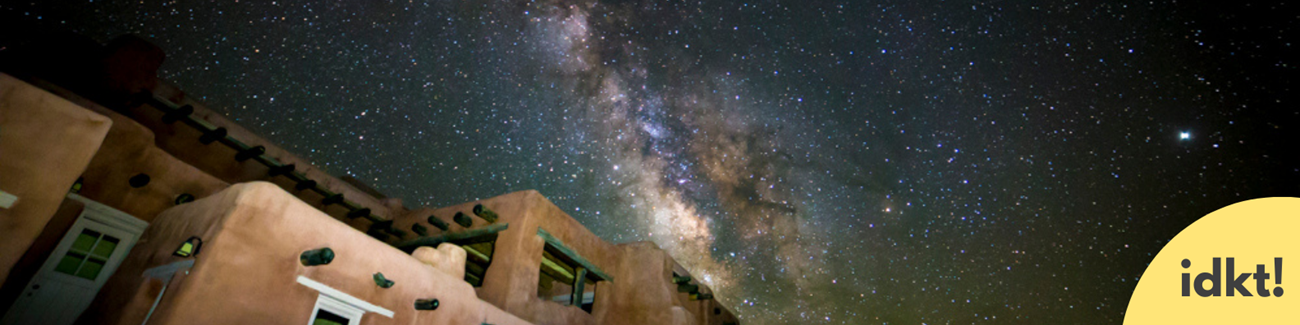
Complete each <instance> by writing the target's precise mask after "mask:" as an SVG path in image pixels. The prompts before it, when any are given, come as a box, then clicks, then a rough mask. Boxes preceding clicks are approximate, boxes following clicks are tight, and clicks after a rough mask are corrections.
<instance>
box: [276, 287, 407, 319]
mask: <svg viewBox="0 0 1300 325" xmlns="http://www.w3.org/2000/svg"><path fill="white" fill-rule="evenodd" d="M298 283H299V284H302V285H304V286H307V287H308V288H312V289H316V291H319V292H320V296H319V297H317V298H316V306H315V307H313V308H312V311H311V317H310V318H307V325H312V323H314V322H315V321H316V315H317V314H318V313H320V311H321V310H325V311H329V312H331V313H334V314H335V315H339V316H343V317H346V318H347V319H348V325H359V324H361V317H362V316H365V314H366V312H372V313H376V314H380V315H384V316H385V317H388V318H393V311H391V310H388V309H385V308H383V307H379V306H375V305H374V304H371V303H369V302H366V301H365V300H361V299H358V298H357V297H353V296H352V295H349V294H346V293H343V292H342V291H339V290H338V289H334V288H330V287H329V286H327V285H325V284H324V283H320V282H316V280H312V279H310V278H307V277H305V276H301V275H299V276H298Z"/></svg>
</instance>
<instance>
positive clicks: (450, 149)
mask: <svg viewBox="0 0 1300 325" xmlns="http://www.w3.org/2000/svg"><path fill="white" fill-rule="evenodd" d="M145 2H146V3H140V2H136V3H114V2H111V1H110V2H107V3H106V2H104V1H94V2H87V3H80V4H71V3H63V2H59V3H45V2H41V3H25V4H3V5H0V19H3V20H6V21H9V22H13V23H15V24H27V25H36V26H41V27H42V28H48V29H55V28H61V29H68V30H71V31H75V32H79V33H82V34H84V35H87V36H90V37H94V38H97V39H99V40H101V41H106V40H108V39H111V38H112V37H114V36H116V35H120V34H123V33H136V34H140V35H144V36H145V37H147V38H149V39H150V40H152V41H153V42H155V43H157V44H158V45H159V46H161V47H162V48H163V49H164V50H165V51H166V52H167V53H168V59H167V60H168V61H167V62H166V63H165V65H164V67H163V70H164V71H162V74H163V77H164V78H166V79H167V80H170V81H171V82H174V83H176V84H177V85H179V86H180V87H181V88H183V89H184V90H186V91H187V94H189V95H190V96H196V97H199V98H202V99H203V100H204V101H206V102H207V103H209V104H210V106H212V107H213V108H214V109H216V110H218V111H220V112H223V113H225V114H227V115H228V116H230V117H232V118H233V119H235V120H237V121H238V122H239V123H241V124H243V125H245V126H247V127H249V128H251V129H253V130H255V131H256V132H258V133H260V134H262V135H264V136H266V137H267V138H270V139H271V140H273V141H278V142H279V143H281V144H282V145H283V146H284V147H286V148H289V149H290V150H292V151H294V152H296V153H299V154H301V155H303V156H306V157H309V158H310V159H311V160H313V161H315V162H317V163H318V164H319V165H322V167H324V168H325V169H326V170H328V171H330V172H332V173H334V174H336V175H352V176H355V177H357V178H359V179H362V180H364V181H366V182H368V183H369V184H371V185H373V186H374V187H376V188H378V189H380V190H381V191H383V192H385V193H386V194H388V195H389V196H392V197H398V198H402V199H404V200H405V201H406V202H407V203H408V205H412V206H414V205H429V206H445V205H450V204H456V203H460V202H464V201H469V200H475V199H480V198H486V197H491V196H495V195H499V194H503V193H508V192H512V191H519V190H525V189H537V190H539V191H541V192H542V193H543V194H544V195H546V196H547V197H549V198H550V199H552V201H554V202H555V203H556V204H557V205H558V206H560V207H561V208H562V209H564V210H565V211H566V212H568V213H569V214H571V215H572V216H573V217H574V218H576V219H578V220H579V221H581V222H582V223H583V224H584V225H586V226H587V227H588V228H590V229H591V230H592V231H593V232H594V233H596V234H597V235H599V236H601V237H602V238H605V239H607V240H609V241H613V242H631V241H653V242H654V243H656V244H657V245H659V246H660V247H662V248H664V249H666V250H668V251H669V252H670V253H671V254H672V255H673V256H674V257H675V258H676V259H677V260H678V261H680V262H681V263H682V264H683V265H684V266H686V267H687V268H688V269H690V270H691V271H692V273H694V274H695V275H696V276H697V277H698V278H700V279H701V280H702V281H704V282H706V283H708V284H709V285H710V286H711V287H712V288H713V289H714V290H715V296H716V299H718V300H719V301H721V302H722V303H723V304H725V305H727V306H729V307H730V308H731V309H733V310H734V311H735V312H736V313H737V314H738V316H739V317H740V318H741V320H742V322H743V323H746V324H809V323H814V324H816V323H827V324H878V323H895V324H897V323H903V324H918V323H925V324H947V323H1039V324H1047V323H1053V324H1054V323H1088V324H1091V323H1119V322H1120V321H1121V320H1122V318H1123V313H1124V309H1125V307H1126V306H1127V303H1128V297H1129V294H1130V293H1131V292H1132V289H1133V287H1134V286H1135V285H1136V281H1137V280H1138V278H1139V277H1140V276H1141V272H1142V271H1143V270H1144V269H1145V267H1146V263H1147V262H1149V261H1150V260H1151V258H1152V257H1153V256H1154V254H1155V253H1156V252H1158V251H1159V249H1160V248H1161V247H1162V246H1163V244H1164V243H1165V242H1166V241H1168V240H1169V239H1170V238H1172V237H1173V235H1174V234H1176V233H1177V231H1179V230H1181V229H1182V228H1183V227H1185V226H1186V225H1188V224H1190V223H1191V222H1192V221H1193V220H1195V219H1196V218H1198V217H1200V216H1202V215H1204V214H1206V213H1208V212H1210V211H1213V210H1214V209H1216V208H1219V207H1222V206H1225V205H1227V204H1230V203H1233V202H1237V201H1242V200H1246V199H1250V198H1256V197H1264V196H1279V195H1288V196H1297V195H1300V193H1298V192H1300V189H1298V188H1297V185H1296V184H1300V182H1295V179H1296V176H1297V174H1298V173H1300V172H1298V171H1297V168H1296V166H1298V165H1300V164H1297V161H1296V160H1294V159H1293V158H1290V155H1285V154H1284V153H1286V152H1287V151H1286V150H1292V149H1290V148H1289V146H1290V144H1289V141H1288V139H1295V138H1296V137H1295V133H1294V131H1292V129H1293V128H1294V127H1295V125H1296V124H1295V121H1296V119H1297V110H1296V107H1295V105H1294V104H1292V102H1291V100H1292V98H1291V97H1288V94H1290V93H1293V92H1294V91H1295V89H1294V88H1295V87H1294V85H1295V84H1294V83H1295V81H1294V80H1297V79H1296V77H1297V76H1296V74H1297V72H1296V71H1297V70H1296V67H1297V64H1298V62H1296V61H1295V58H1298V57H1300V53H1296V50H1295V47H1294V45H1293V43H1294V42H1295V41H1296V40H1295V35H1297V34H1296V30H1295V26H1300V21H1297V16H1295V15H1294V13H1295V12H1298V11H1297V10H1296V8H1294V7H1287V6H1284V5H1269V6H1249V5H1236V6H1237V7H1231V6H1229V7H1227V8H1224V7H1223V5H1216V6H1215V7H1214V8H1209V7H1199V6H1193V5H1187V4H1181V3H1166V2H1163V1H1160V2H1143V3H1141V4H1121V3H1079V2H1072V1H1047V2H1043V1H1034V2H1033V4H1029V3H1014V2H1013V3H1005V2H993V3H988V2H917V1H897V2H883V1H798V2H794V1H791V2H781V1H756V2H713V1H690V2H681V1H600V2H598V1H565V0H549V1H546V0H544V1H508V2H503V1H491V2H480V1H438V2H413V1H397V2H387V1H385V2H374V1H370V2H361V1H357V2H336V3H319V2H314V1H275V2H272V1H254V2H253V3H249V1H241V2H233V1H231V2H227V3H207V2H204V3H190V2H158V3H155V2H152V1H145ZM371 2H373V3H371ZM1288 15H1289V16H1288ZM5 33H7V32H5ZM5 33H0V34H5ZM10 35H11V34H10ZM15 39H16V38H14V37H9V36H4V37H0V50H3V49H5V48H6V47H8V46H10V45H13V44H10V43H12V42H17V41H16V40H15Z"/></svg>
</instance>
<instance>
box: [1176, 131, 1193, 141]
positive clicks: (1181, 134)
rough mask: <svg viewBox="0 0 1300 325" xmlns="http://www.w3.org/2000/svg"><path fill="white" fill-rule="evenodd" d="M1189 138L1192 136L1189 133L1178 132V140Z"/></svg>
mask: <svg viewBox="0 0 1300 325" xmlns="http://www.w3.org/2000/svg"><path fill="white" fill-rule="evenodd" d="M1191 138H1192V134H1191V133H1190V132H1179V133H1178V140H1187V139H1191Z"/></svg>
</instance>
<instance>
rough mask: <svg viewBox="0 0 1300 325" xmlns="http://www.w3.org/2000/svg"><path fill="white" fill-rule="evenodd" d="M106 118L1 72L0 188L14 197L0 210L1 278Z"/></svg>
mask: <svg viewBox="0 0 1300 325" xmlns="http://www.w3.org/2000/svg"><path fill="white" fill-rule="evenodd" d="M111 125H112V122H111V121H110V120H109V118H107V117H104V116H102V115H99V114H95V113H94V112H91V111H89V110H86V109H84V108H81V107H79V106H77V105H76V104H73V103H72V102H69V101H67V100H64V99H62V98H59V97H58V96H55V95H53V94H50V93H49V92H46V91H44V90H41V89H39V88H36V87H35V86H32V85H30V84H28V83H26V82H23V81H20V80H18V79H15V78H13V77H11V76H9V75H7V74H0V190H4V191H5V192H9V193H11V194H14V195H16V196H18V202H17V203H16V204H15V205H14V206H13V208H11V209H0V234H4V235H3V236H0V279H4V278H7V277H8V275H9V271H10V269H11V268H12V267H13V265H14V263H15V262H17V261H18V259H19V258H20V257H21V256H23V253H24V252H25V251H27V249H28V248H29V247H30V246H31V244H32V241H33V240H35V239H36V237H37V236H38V235H40V233H41V231H42V229H43V228H44V227H45V224H46V223H47V222H49V220H50V217H52V216H53V215H54V212H55V211H56V210H57V209H58V207H59V202H62V201H63V197H64V195H65V194H66V193H68V189H69V188H70V187H71V186H72V183H73V182H75V181H76V180H77V177H78V175H80V174H81V172H82V171H83V170H85V169H86V166H87V164H89V163H90V160H91V157H92V156H93V155H94V154H95V152H96V150H97V149H98V148H99V147H100V144H101V143H102V142H103V140H104V136H105V134H107V133H108V132H109V128H110V126H111Z"/></svg>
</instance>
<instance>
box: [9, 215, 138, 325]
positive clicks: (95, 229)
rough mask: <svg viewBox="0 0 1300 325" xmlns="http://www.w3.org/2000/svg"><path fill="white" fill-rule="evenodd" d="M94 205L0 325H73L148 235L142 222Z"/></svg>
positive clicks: (70, 231) (67, 235) (56, 248)
mask: <svg viewBox="0 0 1300 325" xmlns="http://www.w3.org/2000/svg"><path fill="white" fill-rule="evenodd" d="M69 197H71V196H69ZM78 198H79V197H78ZM74 199H76V198H74ZM83 202H84V201H83ZM92 203H93V202H92ZM94 204H95V205H96V206H94V207H92V206H91V205H90V204H87V205H86V209H85V211H83V212H82V213H81V216H80V217H78V218H77V221H76V222H75V223H73V224H72V228H71V229H69V230H68V233H67V234H66V235H64V236H63V240H62V241H60V242H59V246H57V247H55V249H54V251H53V252H51V253H50V257H49V259H47V260H45V264H43V265H42V266H41V269H40V271H37V273H36V276H34V277H32V281H31V282H29V283H28V284H27V286H26V287H25V288H23V292H22V295H21V296H19V297H18V300H17V301H15V302H14V305H13V306H12V307H11V308H9V312H8V313H6V314H5V316H4V319H3V320H0V324H3V325H17V324H24V325H25V324H50V325H62V324H72V323H73V322H74V321H76V319H77V317H78V316H81V313H82V312H83V311H85V310H86V307H89V306H90V302H91V301H92V300H94V299H95V294H96V293H98V292H99V288H100V287H101V286H103V285H104V282H105V281H107V280H108V277H109V276H111V275H112V274H113V271H114V270H116V269H117V266H118V264H121V263H122V259H123V258H125V257H126V254H127V253H128V252H130V251H131V246H132V245H134V244H135V241H136V239H138V238H139V236H140V234H141V233H142V232H143V230H144V229H143V226H140V225H139V224H143V223H144V222H143V221H140V220H139V219H135V218H134V217H131V216H129V215H126V214H124V213H121V212H118V211H116V210H111V209H108V208H107V207H104V206H102V205H99V204H98V203H94ZM105 209H108V210H105ZM123 217H125V218H130V219H131V220H121V218H123Z"/></svg>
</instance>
